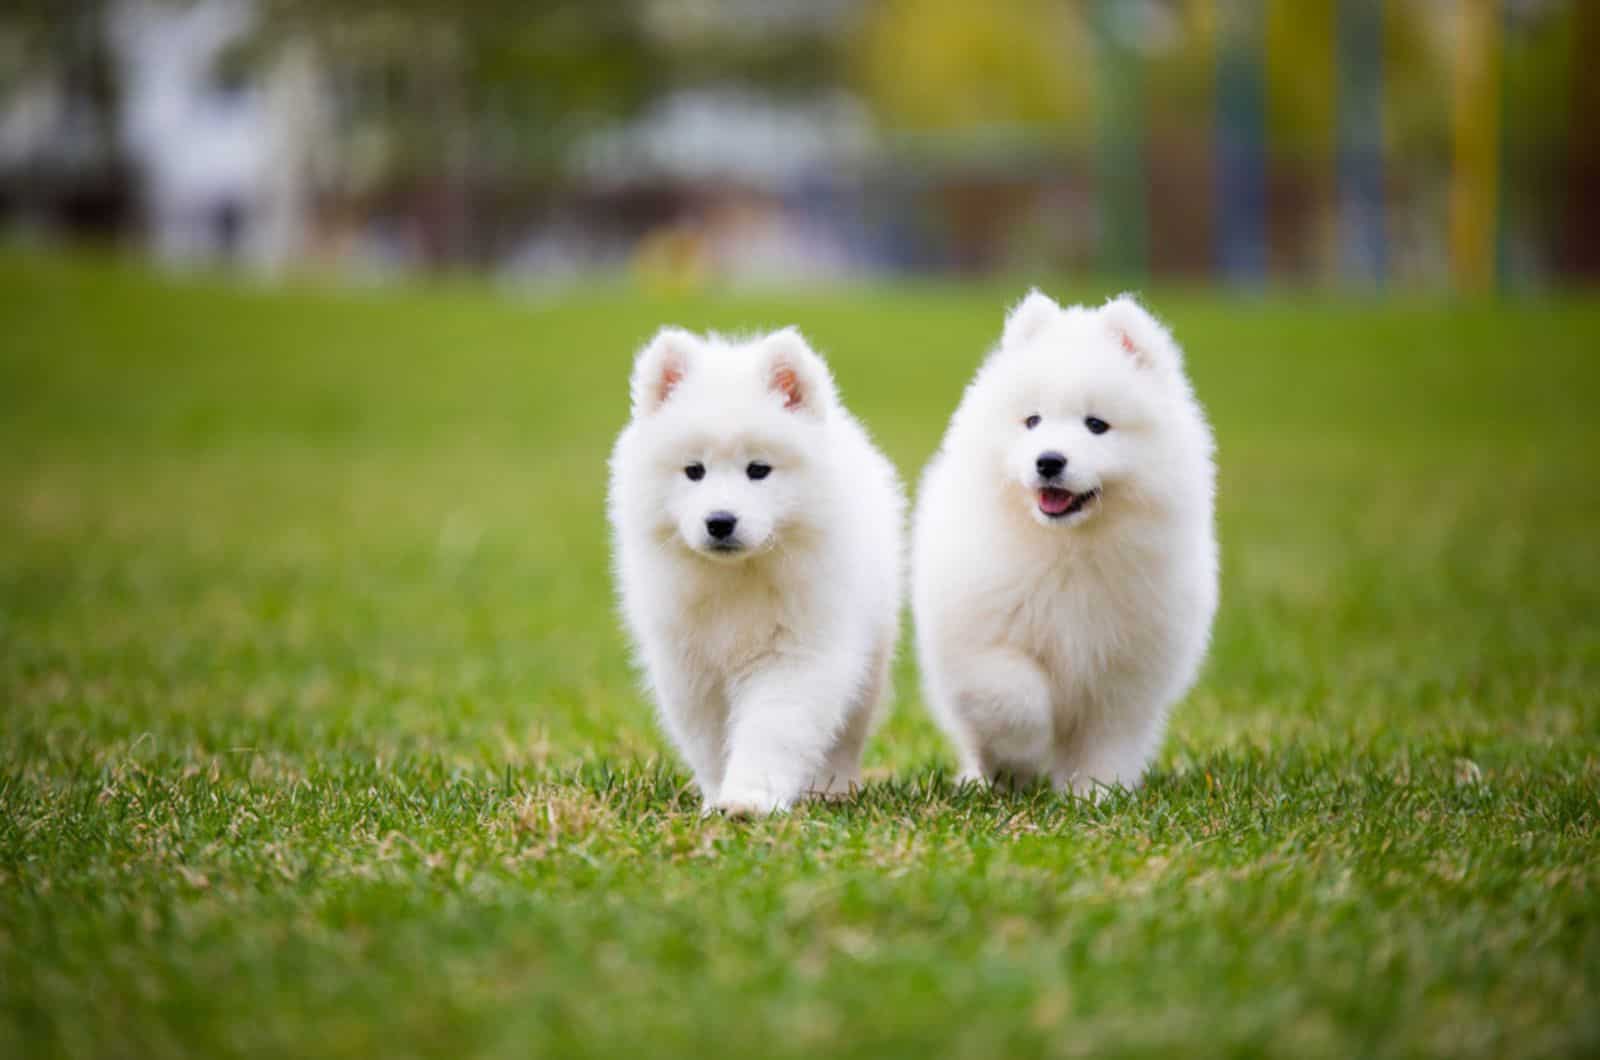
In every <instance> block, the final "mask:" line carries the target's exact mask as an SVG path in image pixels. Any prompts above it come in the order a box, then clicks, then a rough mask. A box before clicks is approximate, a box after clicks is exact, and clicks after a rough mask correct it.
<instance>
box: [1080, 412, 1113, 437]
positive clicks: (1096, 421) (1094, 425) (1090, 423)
mask: <svg viewBox="0 0 1600 1060" xmlns="http://www.w3.org/2000/svg"><path fill="white" fill-rule="evenodd" d="M1083 425H1084V426H1085V427H1087V428H1089V433H1090V434H1104V433H1106V432H1107V431H1109V430H1110V429H1111V424H1109V423H1107V422H1106V421H1105V420H1103V419H1101V418H1100V417H1099V416H1090V417H1088V418H1086V419H1085V420H1084V421H1083Z"/></svg>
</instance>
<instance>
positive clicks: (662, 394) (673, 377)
mask: <svg viewBox="0 0 1600 1060" xmlns="http://www.w3.org/2000/svg"><path fill="white" fill-rule="evenodd" d="M682 381H683V366H682V365H679V364H675V363H672V362H670V361H669V362H668V363H667V364H666V365H664V366H663V367H662V369H661V381H660V382H659V383H657V384H656V404H658V405H661V404H665V403H666V400H667V398H669V397H671V396H672V391H673V388H675V387H676V386H677V385H678V384H679V383H680V382H682Z"/></svg>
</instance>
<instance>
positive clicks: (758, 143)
mask: <svg viewBox="0 0 1600 1060" xmlns="http://www.w3.org/2000/svg"><path fill="white" fill-rule="evenodd" d="M1597 44H1600V4H1595V3H1591V2H1588V0H1565V2H1563V0H1409V2H1406V0H1387V2H1385V0H1299V2H1291V0H989V2H986V3H984V4H972V3H968V2H965V0H881V2H870V3H869V2H864V0H861V2H858V0H809V2H808V0H747V2H733V0H639V2H634V3H622V2H608V0H593V2H589V3H579V2H569V0H554V2H549V3H543V4H536V5H513V4H506V3H468V4H463V5H458V6H445V5H440V4H436V3H431V4H430V3H406V2H397V3H394V4H391V5H387V6H380V5H368V4H356V3H345V2H339V0H327V2H322V3H317V2H313V0H195V2H181V3H180V2H170V3H164V2H160V0H77V2H67V3H49V4H42V3H41V4H29V3H26V2H24V3H22V4H21V6H17V7H10V8H7V9H6V10H4V11H0V226H3V228H4V229H5V230H6V231H8V232H9V233H11V234H12V235H13V236H15V237H17V238H24V239H30V240H34V241H43V240H71V239H95V240H114V241H118V242H122V243H125V244H129V245H133V246H137V247H141V248H144V249H146V250H148V251H149V252H150V253H151V254H153V255H155V256H156V257H158V258H159V259H161V260H164V261H168V262H175V263H183V262H211V261H219V260H223V261H238V262H241V263H245V264H249V265H251V266H253V267H257V268H260V269H263V270H269V271H277V270H283V269H296V268H325V269H337V270H346V271H354V272H361V273H369V274H370V273H384V272H393V271H406V270H412V269H439V268H460V267H467V268H475V269H484V270H490V271H493V272H495V273H497V274H500V275H503V276H506V277H509V278H514V279H518V280H525V281H528V282H539V283H549V282H558V281H561V280H564V279H567V278H572V277H578V276H587V275H592V274H595V273H615V272H624V273H629V274H632V275H634V276H637V277H640V278H642V279H644V280H645V281H646V282H650V283H657V284H663V285H692V284H698V283H703V282H723V281H728V282H778V283H792V282H799V281H808V280H836V279H841V278H850V277H855V276H861V275H872V274H880V273H893V272H903V271H933V270H940V271H954V272H963V273H969V272H971V273H976V272H987V271H997V270H1051V271H1068V272H1071V271H1093V272H1096V273H1100V274H1106V275H1109V276H1115V277H1117V278H1119V279H1123V280H1126V281H1128V282H1139V281H1140V280H1142V279H1143V278H1146V277H1151V276H1154V277H1183V278H1190V279H1210V278H1216V279H1218V280H1221V281H1226V282H1230V283H1236V284H1244V285H1252V284H1260V283H1264V282H1280V281H1287V282H1316V283H1323V282H1327V283H1342V284H1350V285H1357V286H1362V287H1370V288H1377V287H1384V286H1393V285H1443V284H1447V283H1448V284H1453V285H1454V286H1456V287H1459V288H1462V289H1469V290H1476V289H1485V288H1490V287H1510V288H1518V287H1535V286H1542V285H1547V284H1551V283H1572V282H1586V281H1589V280H1592V279H1593V278H1594V277H1595V276H1596V274H1597V273H1600V221H1597V220H1596V215H1597V212H1600V211H1597V206H1600V202H1597V198H1600V172H1597V170H1600V121H1597V120H1596V115H1597V114H1600V110H1597V108H1596V104H1597V103H1600V100H1597V99H1596V98H1595V96H1596V89H1595V88H1594V87H1593V86H1594V79H1592V78H1587V77H1585V76H1584V75H1583V70H1582V62H1583V60H1584V58H1585V57H1586V56H1588V55H1591V54H1595V51H1594V46H1595V45H1597Z"/></svg>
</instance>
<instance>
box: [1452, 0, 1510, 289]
mask: <svg viewBox="0 0 1600 1060" xmlns="http://www.w3.org/2000/svg"><path fill="white" fill-rule="evenodd" d="M1457 17H1458V18H1459V19H1460V25H1459V26H1458V27H1457V29H1458V32H1457V34H1456V40H1457V46H1456V55H1455V78H1454V82H1455V83H1454V89H1455V100H1454V115H1453V117H1454V120H1453V122H1452V124H1453V125H1454V128H1455V160H1454V162H1455V164H1454V167H1453V171H1452V173H1451V179H1450V271H1451V275H1452V277H1453V278H1454V280H1455V284H1456V286H1457V287H1458V288H1459V289H1461V290H1465V291H1483V290H1487V289H1488V288H1489V286H1490V284H1491V283H1492V282H1493V280H1494V260H1495V254H1494V250H1495V221H1496V217H1495V214H1496V210H1497V207H1498V204H1499V194H1500V188H1499V180H1500V4H1499V2H1498V0H1460V7H1459V8H1458V14H1457Z"/></svg>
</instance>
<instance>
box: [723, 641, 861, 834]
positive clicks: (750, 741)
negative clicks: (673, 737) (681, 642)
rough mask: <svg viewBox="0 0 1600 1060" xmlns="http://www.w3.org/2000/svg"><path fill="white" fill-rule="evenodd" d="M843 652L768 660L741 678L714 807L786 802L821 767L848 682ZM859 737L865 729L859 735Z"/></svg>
mask: <svg viewBox="0 0 1600 1060" xmlns="http://www.w3.org/2000/svg"><path fill="white" fill-rule="evenodd" d="M856 669H857V667H853V666H851V665H850V663H849V660H848V659H837V660H833V659H826V658H823V659H816V658H814V657H813V658H809V659H807V660H806V662H804V663H800V662H798V661H794V660H790V661H786V662H784V663H782V664H779V665H774V666H769V667H767V668H766V669H764V670H762V671H761V672H759V673H757V674H754V675H752V676H751V677H750V678H749V679H747V680H746V681H745V682H744V684H743V685H742V687H741V688H740V689H739V691H738V692H737V694H736V695H735V696H734V697H733V702H732V704H731V711H730V716H729V718H728V723H729V731H728V769H727V772H726V773H725V774H724V776H723V782H722V789H721V791H719V792H718V795H717V802H716V805H717V808H718V809H722V810H726V811H728V812H729V813H744V814H765V813H776V812H777V811H779V810H786V809H788V808H789V807H790V806H791V805H793V804H794V801H795V799H797V798H799V797H800V795H802V794H803V793H804V792H805V791H806V789H807V788H808V787H809V786H810V784H811V783H812V781H813V779H814V778H816V777H818V776H819V775H820V774H822V773H823V772H824V770H825V768H826V764H827V761H828V755H829V752H830V751H831V750H832V749H833V747H834V743H835V741H836V740H837V739H838V738H839V735H840V731H841V729H842V728H843V727H844V725H845V722H846V719H845V717H844V713H845V711H846V710H847V709H848V706H849V704H850V702H851V700H852V699H853V696H854V693H855V689H854V688H852V687H851V686H852V684H853V682H852V681H851V680H849V675H851V674H852V672H853V671H855V670H856ZM863 738H864V735H863Z"/></svg>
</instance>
